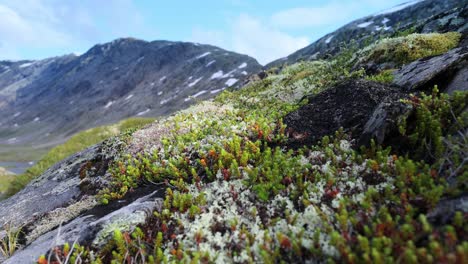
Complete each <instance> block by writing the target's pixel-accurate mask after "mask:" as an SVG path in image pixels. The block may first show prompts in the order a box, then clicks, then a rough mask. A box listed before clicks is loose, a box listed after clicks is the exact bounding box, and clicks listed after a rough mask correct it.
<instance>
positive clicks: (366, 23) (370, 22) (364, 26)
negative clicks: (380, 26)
mask: <svg viewBox="0 0 468 264" xmlns="http://www.w3.org/2000/svg"><path fill="white" fill-rule="evenodd" d="M373 23H374V21H368V22H364V23H361V24H359V25H357V27H359V28H366V27H368V26H370V25H372V24H373Z"/></svg>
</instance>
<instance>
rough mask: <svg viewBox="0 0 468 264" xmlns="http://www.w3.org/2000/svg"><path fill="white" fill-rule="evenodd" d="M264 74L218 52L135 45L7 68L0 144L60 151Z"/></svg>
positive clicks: (1, 68)
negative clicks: (81, 137) (70, 141)
mask: <svg viewBox="0 0 468 264" xmlns="http://www.w3.org/2000/svg"><path fill="white" fill-rule="evenodd" d="M260 69H261V66H260V64H258V62H257V61H256V60H255V59H253V58H251V57H248V56H245V55H241V54H237V53H233V52H229V51H226V50H222V49H220V48H217V47H214V46H210V45H201V44H194V43H186V42H169V41H153V42H146V41H142V40H136V39H128V38H127V39H118V40H115V41H113V42H111V43H106V44H102V45H96V46H94V47H93V48H91V49H90V50H89V51H88V52H86V53H85V54H83V55H81V56H75V55H67V56H63V57H57V58H50V59H45V60H40V61H18V62H11V61H0V144H9V145H24V144H27V143H29V144H32V145H40V144H44V143H49V142H52V143H51V144H57V143H60V141H63V140H64V139H66V138H67V137H69V136H70V135H72V134H74V133H75V132H77V131H80V130H83V129H86V128H90V127H95V126H98V125H102V124H108V123H115V122H117V121H120V120H121V119H124V118H128V117H134V116H145V117H149V116H152V117H156V116H160V115H166V114H169V113H172V112H173V111H176V110H179V109H182V108H185V107H187V106H188V105H190V104H192V103H193V102H195V101H196V100H198V99H207V98H210V97H213V96H215V95H216V94H218V93H219V92H221V91H222V90H223V89H225V88H228V87H231V86H233V87H239V86H240V85H241V84H242V82H243V79H245V78H246V77H248V75H249V74H252V73H256V72H258V71H259V70H260Z"/></svg>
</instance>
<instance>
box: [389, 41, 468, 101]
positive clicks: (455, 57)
mask: <svg viewBox="0 0 468 264" xmlns="http://www.w3.org/2000/svg"><path fill="white" fill-rule="evenodd" d="M467 66H468V46H465V47H460V48H456V49H453V50H451V51H449V52H447V53H445V54H443V55H440V56H436V57H433V58H424V59H420V60H417V61H414V62H412V63H410V64H408V65H405V66H403V67H402V68H401V69H400V70H398V71H396V72H395V73H394V76H395V79H394V83H395V84H397V85H399V86H401V87H402V88H403V89H405V90H409V91H414V90H421V89H422V88H424V87H426V88H430V87H432V86H433V85H435V84H437V85H439V87H440V88H441V90H446V89H447V88H449V89H447V90H448V91H450V92H453V91H455V90H466V89H467V88H466V83H467V74H466V69H467Z"/></svg>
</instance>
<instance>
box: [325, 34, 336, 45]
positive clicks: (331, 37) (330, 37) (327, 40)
mask: <svg viewBox="0 0 468 264" xmlns="http://www.w3.org/2000/svg"><path fill="white" fill-rule="evenodd" d="M334 37H335V36H334V35H331V36H329V37H328V38H327V39H326V40H325V43H327V44H328V43H330V41H331V40H332V39H333V38H334Z"/></svg>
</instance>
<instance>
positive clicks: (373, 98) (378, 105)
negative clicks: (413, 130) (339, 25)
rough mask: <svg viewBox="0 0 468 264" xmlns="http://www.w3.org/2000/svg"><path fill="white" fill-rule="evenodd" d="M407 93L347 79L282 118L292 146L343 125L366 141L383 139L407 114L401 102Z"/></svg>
mask: <svg viewBox="0 0 468 264" xmlns="http://www.w3.org/2000/svg"><path fill="white" fill-rule="evenodd" d="M405 96H406V94H405V93H403V92H401V91H400V89H399V88H398V87H395V86H391V85H386V84H381V83H376V82H372V81H366V80H350V81H346V82H344V83H342V84H339V85H337V86H336V87H333V88H331V89H328V90H325V91H324V92H322V93H320V94H318V95H315V96H311V97H309V98H308V99H309V100H308V104H307V105H305V106H303V107H301V108H299V109H298V110H296V111H294V112H292V113H290V114H288V115H287V116H286V117H285V118H284V122H285V124H286V125H287V126H288V131H289V135H290V140H289V144H290V145H291V146H292V147H299V146H302V145H310V144H314V143H316V142H317V141H318V140H320V139H321V138H322V137H323V136H326V135H332V134H334V132H335V131H337V130H338V129H340V128H343V129H344V131H345V132H347V133H350V134H351V135H352V136H353V138H356V139H361V138H363V140H360V143H365V141H366V140H364V139H367V141H368V140H369V139H370V138H372V137H377V138H378V139H379V141H383V140H384V137H385V135H386V134H388V133H391V131H392V130H393V129H394V128H396V125H395V120H396V118H397V117H398V116H400V115H402V114H405V113H407V111H408V109H407V108H406V107H405V106H404V105H403V103H401V102H400V99H401V98H405Z"/></svg>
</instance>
